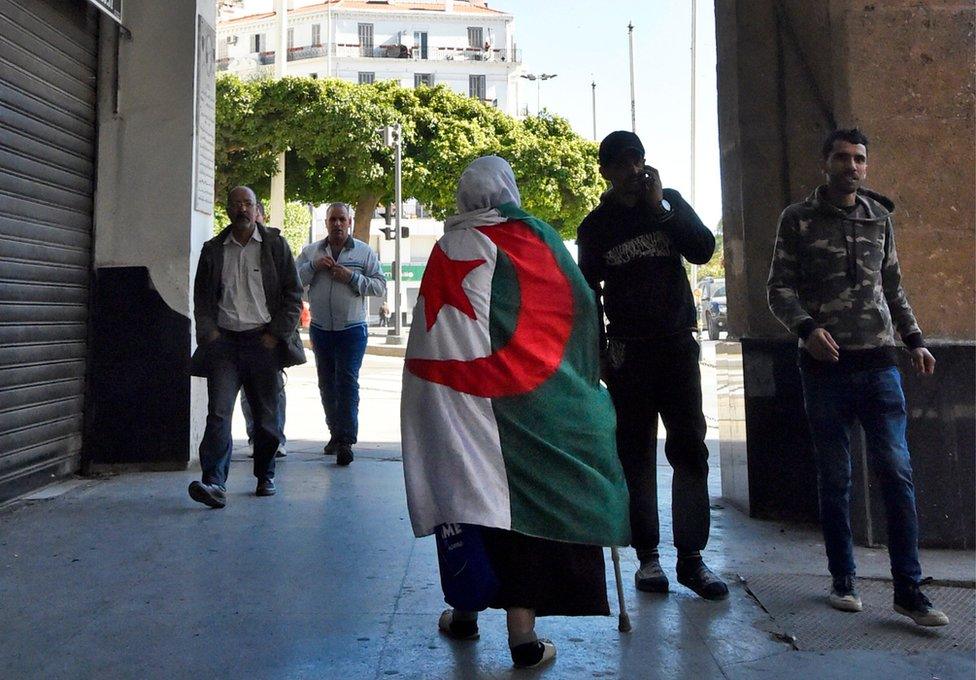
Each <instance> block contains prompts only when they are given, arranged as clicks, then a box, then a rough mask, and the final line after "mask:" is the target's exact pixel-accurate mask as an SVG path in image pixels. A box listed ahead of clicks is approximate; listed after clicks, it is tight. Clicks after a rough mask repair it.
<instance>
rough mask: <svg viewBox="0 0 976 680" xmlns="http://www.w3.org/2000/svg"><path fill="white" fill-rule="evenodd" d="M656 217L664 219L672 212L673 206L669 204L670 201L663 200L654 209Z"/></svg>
mask: <svg viewBox="0 0 976 680" xmlns="http://www.w3.org/2000/svg"><path fill="white" fill-rule="evenodd" d="M653 211H654V215H655V216H657V217H664V216H665V215H667V214H668V213H669V212H671V204H670V203H668V199H666V198H662V199H661V202H660V203H658V204H657V206H655V207H654V208H653Z"/></svg>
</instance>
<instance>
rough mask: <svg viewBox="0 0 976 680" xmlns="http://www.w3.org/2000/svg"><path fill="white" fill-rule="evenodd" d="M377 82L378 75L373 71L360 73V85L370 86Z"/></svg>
mask: <svg viewBox="0 0 976 680" xmlns="http://www.w3.org/2000/svg"><path fill="white" fill-rule="evenodd" d="M375 80H376V74H375V73H373V72H372V71H360V72H359V84H360V85H369V84H370V83H372V82H373V81H375Z"/></svg>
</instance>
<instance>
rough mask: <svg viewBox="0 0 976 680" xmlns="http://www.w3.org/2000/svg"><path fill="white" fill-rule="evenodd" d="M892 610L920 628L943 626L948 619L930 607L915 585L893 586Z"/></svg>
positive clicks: (942, 613)
mask: <svg viewBox="0 0 976 680" xmlns="http://www.w3.org/2000/svg"><path fill="white" fill-rule="evenodd" d="M894 610H895V611H896V612H898V613H899V614H902V615H904V616H907V617H908V618H910V619H911V620H912V621H914V622H915V623H917V624H918V625H920V626H945V625H947V624H948V623H949V617H948V616H946V615H945V613H944V612H943V611H941V610H939V609H936V608H935V607H933V606H932V602H931V600H929V598H927V597H926V596H925V593H923V592H922V591H921V589H920V588H919V587H918V584H917V583H911V584H908V585H896V586H895V603H894Z"/></svg>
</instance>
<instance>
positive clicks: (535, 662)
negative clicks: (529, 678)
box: [511, 638, 556, 668]
mask: <svg viewBox="0 0 976 680" xmlns="http://www.w3.org/2000/svg"><path fill="white" fill-rule="evenodd" d="M511 652H512V663H513V664H515V667H516V668H536V667H538V666H541V665H542V664H544V663H547V662H549V661H552V660H553V659H554V658H556V645H554V644H552V641H551V640H545V639H542V638H539V639H538V640H536V641H535V642H526V643H525V644H524V645H516V646H514V647H512V648H511Z"/></svg>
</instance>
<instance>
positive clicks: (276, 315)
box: [190, 224, 305, 377]
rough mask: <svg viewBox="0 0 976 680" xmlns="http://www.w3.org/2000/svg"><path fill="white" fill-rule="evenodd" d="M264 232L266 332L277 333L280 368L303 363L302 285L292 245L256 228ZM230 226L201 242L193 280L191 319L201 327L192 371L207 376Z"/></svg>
mask: <svg viewBox="0 0 976 680" xmlns="http://www.w3.org/2000/svg"><path fill="white" fill-rule="evenodd" d="M255 228H256V229H258V231H259V233H260V234H261V238H262V239H263V240H262V241H261V281H262V283H263V284H264V295H265V298H266V299H267V303H268V313H269V314H270V315H271V322H270V323H269V324H268V332H269V333H271V334H272V335H274V336H275V337H277V338H278V339H279V340H280V342H279V343H278V347H277V352H278V363H279V366H280V367H281V368H284V367H286V366H294V365H296V364H304V363H305V348H304V347H303V346H302V340H301V338H300V337H299V335H298V317H299V316H300V315H301V312H302V284H301V283H300V282H299V280H298V270H297V269H296V268H295V260H294V259H293V258H292V255H291V249H290V248H289V247H288V243H287V241H285V239H284V238H282V237H281V233H280V232H279V231H278V230H277V229H274V228H271V227H264V226H261V225H260V224H258V225H256V226H255ZM229 232H230V227H226V228H225V229H223V230H222V231H221V232H220V233H219V234H217V235H216V236H214V237H213V238H212V239H210V240H209V241H207V242H206V243H204V244H203V250H202V251H201V252H200V262H199V263H198V264H197V275H196V278H195V279H194V281H193V319H194V321H195V322H196V327H197V349H196V351H195V352H194V353H193V358H192V359H191V366H190V372H191V373H192V374H193V375H198V376H201V377H207V375H208V370H209V366H208V361H207V355H208V349H209V348H210V347H209V345H210V336H211V335H212V334H213V332H214V331H215V330H217V303H218V302H219V301H220V295H221V273H222V271H223V266H224V239H226V238H227V234H228V233H229Z"/></svg>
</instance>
